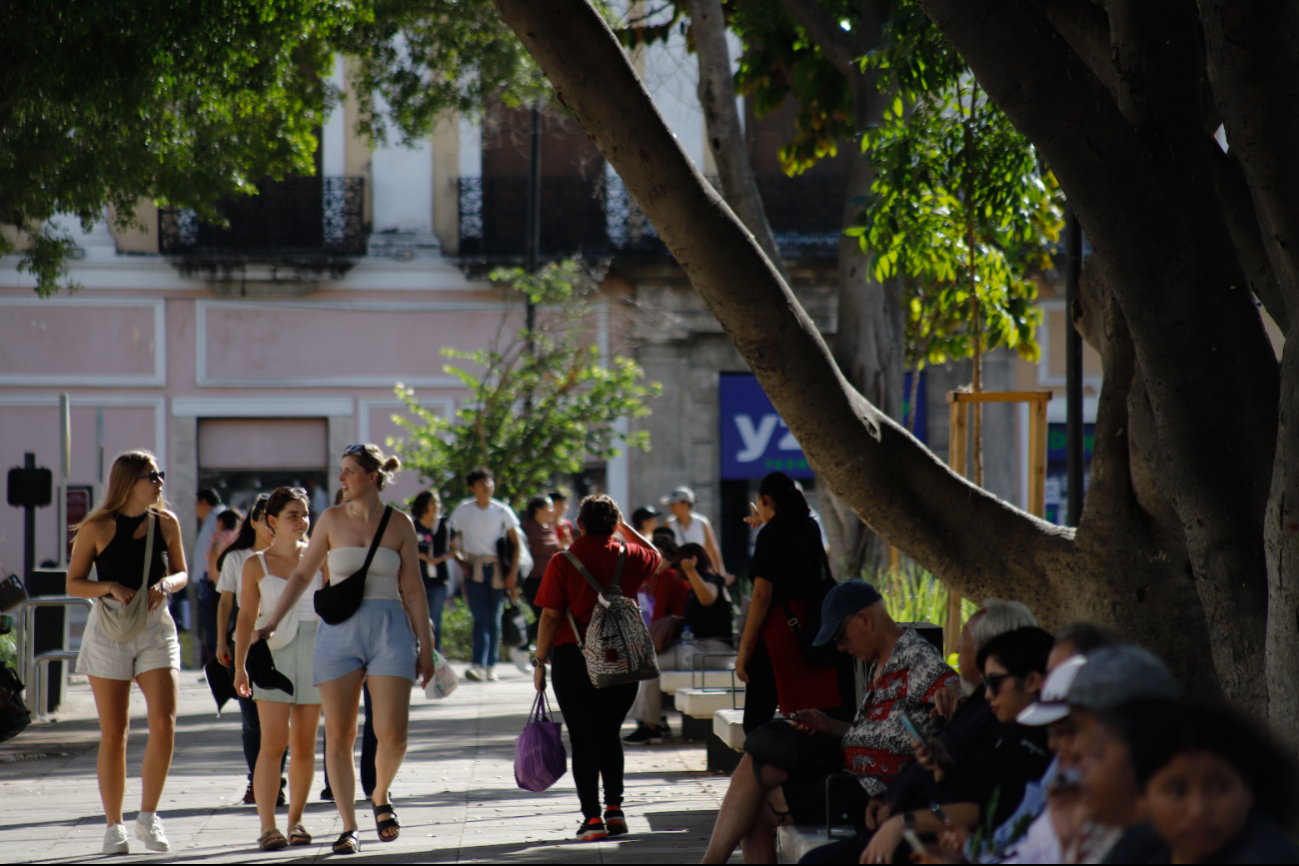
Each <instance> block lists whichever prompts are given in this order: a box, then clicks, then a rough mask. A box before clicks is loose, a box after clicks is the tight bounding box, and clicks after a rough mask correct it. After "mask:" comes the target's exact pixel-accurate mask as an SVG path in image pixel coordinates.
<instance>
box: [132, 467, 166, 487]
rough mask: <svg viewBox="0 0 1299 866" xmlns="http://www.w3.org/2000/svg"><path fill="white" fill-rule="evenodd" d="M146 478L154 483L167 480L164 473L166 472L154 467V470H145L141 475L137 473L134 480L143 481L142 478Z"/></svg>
mask: <svg viewBox="0 0 1299 866" xmlns="http://www.w3.org/2000/svg"><path fill="white" fill-rule="evenodd" d="M146 478H148V479H149V480H150V481H151V482H153V483H154V484H161V483H162V482H164V481H166V480H167V473H166V472H163V471H161V470H158V469H155V470H153V471H151V472H146V473H144V474H143V475H137V476H135V480H136V481H143V480H144V479H146Z"/></svg>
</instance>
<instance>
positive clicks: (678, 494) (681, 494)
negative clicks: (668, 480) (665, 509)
mask: <svg viewBox="0 0 1299 866" xmlns="http://www.w3.org/2000/svg"><path fill="white" fill-rule="evenodd" d="M674 502H689V503H690V504H691V505H694V504H695V492H694V491H693V490H691V489H690V488H689V487H678V488H677V489H675V490H673V491H672V493H670V494H669V495H667V496H664V497H663V504H664V505H671V504H672V503H674Z"/></svg>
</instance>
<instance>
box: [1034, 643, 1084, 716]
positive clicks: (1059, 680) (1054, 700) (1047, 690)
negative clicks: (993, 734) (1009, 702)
mask: <svg viewBox="0 0 1299 866" xmlns="http://www.w3.org/2000/svg"><path fill="white" fill-rule="evenodd" d="M1085 664H1087V657H1086V656H1081V655H1076V656H1070V657H1069V658H1067V659H1065V660H1064V661H1062V662H1060V664H1058V665H1056V667H1055V670H1053V671H1051V673H1050V674H1048V675H1047V678H1046V682H1045V683H1043V685H1042V697H1041V698H1039V699H1038V700H1036V701H1034V702H1033V703H1031V704H1029V705H1028V706H1026V707H1024V709H1022V710H1020V711H1019V716H1018V717H1017V721H1018V722H1019V723H1020V724H1021V725H1030V726H1032V727H1041V726H1042V725H1049V724H1051V723H1052V722H1058V721H1060V720H1061V719H1063V718H1064V717H1065V716H1067V715H1069V702H1068V697H1069V687H1070V686H1072V685H1073V680H1074V677H1076V676H1078V671H1080V670H1081V669H1082V667H1083V665H1085Z"/></svg>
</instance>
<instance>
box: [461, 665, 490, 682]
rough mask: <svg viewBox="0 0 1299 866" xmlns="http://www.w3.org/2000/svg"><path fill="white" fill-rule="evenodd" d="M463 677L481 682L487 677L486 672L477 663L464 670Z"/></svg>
mask: <svg viewBox="0 0 1299 866" xmlns="http://www.w3.org/2000/svg"><path fill="white" fill-rule="evenodd" d="M465 679H467V680H473V681H474V682H477V683H481V682H482V681H483V680H485V679H487V673H486V671H484V670H483V669H482V668H480V667H479V666H478V665H473V666H471V667H470V668H469V670H467V671H465Z"/></svg>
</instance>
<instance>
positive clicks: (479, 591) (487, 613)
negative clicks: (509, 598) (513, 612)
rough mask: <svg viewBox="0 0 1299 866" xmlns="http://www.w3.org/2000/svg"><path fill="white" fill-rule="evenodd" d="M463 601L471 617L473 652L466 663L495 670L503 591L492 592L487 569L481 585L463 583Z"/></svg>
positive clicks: (503, 597)
mask: <svg viewBox="0 0 1299 866" xmlns="http://www.w3.org/2000/svg"><path fill="white" fill-rule="evenodd" d="M465 597H466V598H467V599H468V600H469V612H470V613H471V614H473V616H474V649H473V656H472V658H470V659H469V663H470V664H473V665H478V666H479V667H484V668H490V667H495V666H496V662H497V660H498V659H499V658H500V657H501V611H502V610H504V609H505V590H503V589H492V575H491V568H490V566H488V567H484V568H483V582H482V583H475V582H474V581H472V580H470V581H466V582H465Z"/></svg>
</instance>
